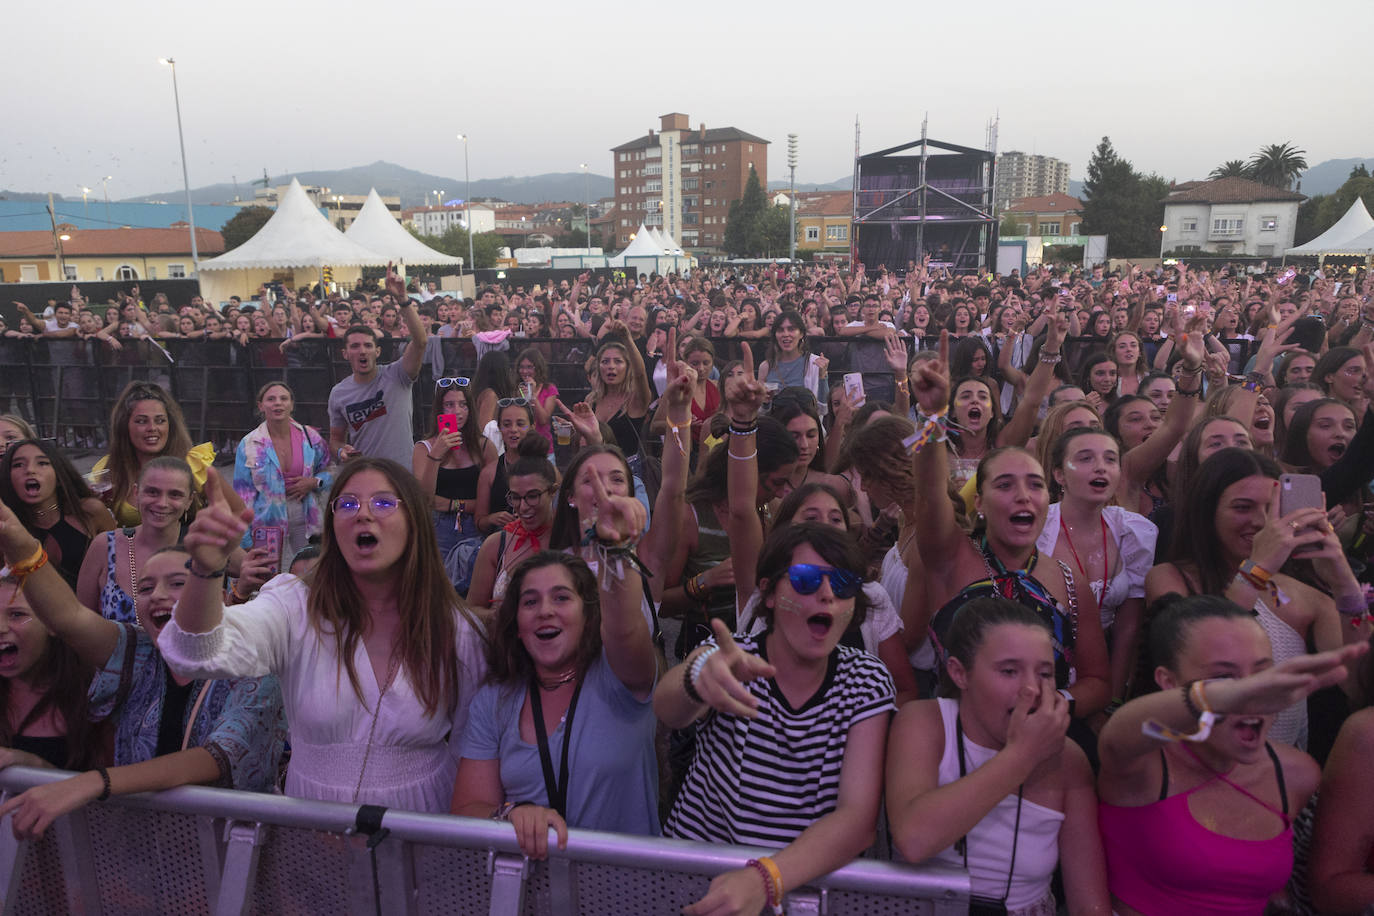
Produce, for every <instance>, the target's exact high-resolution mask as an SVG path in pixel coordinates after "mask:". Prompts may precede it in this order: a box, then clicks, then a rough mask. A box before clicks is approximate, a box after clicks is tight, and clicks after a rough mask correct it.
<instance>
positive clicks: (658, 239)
mask: <svg viewBox="0 0 1374 916" xmlns="http://www.w3.org/2000/svg"><path fill="white" fill-rule="evenodd" d="M671 244H672V243H671V242H666V243H665V242H664V240H663V237H662V236H660V235H658V233H656V232H654V230H652V229H650V228H649V227H648V226H645V225H644V224H643V223H640V224H639V231H637V232H636V233H635V237H634V238H633V239H632V240H631V241H630V244H629V247H627V248H626V249H625V250H624V251H622V252H621V253H620V254H618V255H616V256H615V257H613V258H610V259H608V260H607V264H608V265H609V266H611V267H626V268H632V269H633V270H634V271H635V272H636V273H643V274H648V273H658V274H665V273H669V272H670V271H679V272H680V271H684V270H690V269H691V268H692V267H693V266H695V262H694V259H692V258H690V257H688V256H686V255H684V254H683V253H682V249H680V248H673V249H670V248H669V247H668V246H669V245H671Z"/></svg>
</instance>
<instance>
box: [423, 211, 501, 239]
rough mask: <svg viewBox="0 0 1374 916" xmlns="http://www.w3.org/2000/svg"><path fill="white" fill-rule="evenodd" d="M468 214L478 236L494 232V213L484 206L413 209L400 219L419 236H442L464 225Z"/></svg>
mask: <svg viewBox="0 0 1374 916" xmlns="http://www.w3.org/2000/svg"><path fill="white" fill-rule="evenodd" d="M469 213H471V215H472V226H473V229H474V230H475V231H476V232H477V233H478V234H479V235H480V234H481V233H483V232H493V231H495V229H496V213H495V211H493V210H492V208H491V207H489V206H487V205H486V204H473V205H472V206H471V208H468V207H466V206H463V205H457V204H455V205H454V206H451V207H450V206H443V207H428V206H427V207H415V208H413V209H409V210H406V211H404V212H403V213H402V215H401V218H402V221H403V222H408V223H410V224H411V225H412V226H414V227H415V231H416V232H419V233H420V234H421V235H443V234H444V233H445V232H447V231H448V230H449V229H451V228H453V227H454V226H462V225H464V224H465V222H466V220H467V218H468V215H469Z"/></svg>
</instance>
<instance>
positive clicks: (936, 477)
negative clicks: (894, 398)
mask: <svg viewBox="0 0 1374 916" xmlns="http://www.w3.org/2000/svg"><path fill="white" fill-rule="evenodd" d="M912 381H913V382H914V385H913V387H912V392H911V395H912V397H914V398H915V399H916V405H917V410H918V411H920V413H921V415H922V416H925V417H930V418H932V419H934V418H937V417H938V418H939V419H941V420H943V416H944V412H945V409H946V407H947V405H948V404H949V332H948V331H941V332H940V358H939V359H927V360H922V361H921V362H919V363H916V365H915V378H913V379H912ZM917 432H918V433H920V432H922V430H917ZM914 460H915V466H916V492H917V493H922V494H925V496H926V497H927V501H926V504H925V511H924V512H923V513H922V516H921V523H920V524H918V525H917V526H916V546H917V549H919V550H920V551H921V558H922V559H923V560H924V561H925V564H926V569H927V570H936V569H949V568H950V567H951V566H952V564H953V563H954V559H955V557H956V556H958V553H959V548H960V546H962V545H963V544H964V543H965V540H964V537H963V532H961V531H960V530H959V523H958V521H957V520H956V519H955V517H954V506H953V505H951V504H950V501H949V500H948V499H947V498H945V493H946V491H947V489H948V487H949V454H948V452H947V451H946V448H945V429H944V426H943V424H938V425H937V426H936V427H935V429H934V430H933V432H932V434H931V436H930V438H929V441H927V442H926V443H925V445H924V446H923V447H922V448H921V449H920V450H919V451H918V452H916V457H915V459H914Z"/></svg>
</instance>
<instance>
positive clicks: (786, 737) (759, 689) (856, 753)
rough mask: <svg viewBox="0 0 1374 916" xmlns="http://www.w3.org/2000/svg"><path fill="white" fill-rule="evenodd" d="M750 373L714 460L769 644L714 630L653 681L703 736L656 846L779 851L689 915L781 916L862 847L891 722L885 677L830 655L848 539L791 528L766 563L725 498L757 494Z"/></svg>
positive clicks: (752, 533)
mask: <svg viewBox="0 0 1374 916" xmlns="http://www.w3.org/2000/svg"><path fill="white" fill-rule="evenodd" d="M746 346H747V345H746ZM752 365H753V364H752V362H751V361H750V359H749V357H748V355H746V356H745V366H746V375H745V377H744V378H741V379H739V380H738V381H733V382H732V383H731V386H730V390H728V391H727V395H726V400H727V403H728V410H729V413H730V418H731V431H730V436H729V439H730V441H729V443H728V444H727V445H724V446H718V447H723V448H729V450H730V459H731V460H730V462H729V464H730V475H729V478H730V479H729V484H730V489H731V492H732V498H731V501H730V502H731V505H732V506H734V505H736V504H739V505H742V506H744V507H745V510H743V511H740V512H734V511H733V510H732V513H731V516H730V521H729V522H727V526H728V527H729V529H730V534H731V555H732V559H733V561H734V568H735V576H736V581H738V582H741V583H753V582H755V581H757V584H758V587H759V591H760V593H761V601H762V604H761V608H760V613H761V615H762V616H763V617H764V618H765V619H766V620H767V621H768V629H767V630H766V631H765V632H764V633H762V634H760V635H758V636H753V637H744V638H740V639H738V640H736V639H734V638H732V637H731V635H730V632H729V630H728V628H727V627H726V626H725V624H724V623H723V622H721V621H720V620H715V621H713V623H712V626H713V628H714V631H715V637H714V638H713V639H710V640H707V641H706V642H705V643H703V644H702V645H701V646H700V647H698V648H697V649H696V650H694V651H693V652H692V653H691V654H690V655H688V656H687V658H686V659H684V660H683V662H682V664H680V665H678V666H677V667H676V668H674V669H673V670H672V671H670V672H669V673H668V674H666V675H664V677H663V678H662V680H661V681H660V682H659V686H658V689H657V690H656V691H655V693H654V710H655V712H657V713H658V716H659V718H660V719H662V720H663V722H664V723H665V724H667V725H668V726H670V727H673V728H683V727H685V726H687V725H688V724H690V723H693V722H696V723H697V736H696V751H695V754H694V756H693V758H692V763H691V765H690V767H689V768H688V771H687V775H686V778H685V780H684V782H683V786H682V790H681V792H680V793H679V795H678V798H677V801H676V803H675V804H674V806H673V810H672V813H671V814H670V815H669V817H668V822H667V824H666V826H665V828H664V833H665V834H666V835H668V836H675V837H682V838H686V839H695V840H703V841H707V842H715V843H741V844H749V845H759V846H769V847H774V848H779V849H780V851H779V852H778V853H777V855H776V856H775V857H771V858H769V857H765V858H763V859H760V860H751V862H750V865H749V866H746V867H745V868H741V869H735V870H733V871H729V872H726V873H724V874H722V875H719V876H717V877H716V878H715V879H714V880H713V881H712V882H711V888H710V891H709V892H708V893H707V894H706V896H705V897H703V898H702V899H701V900H700V901H697V902H696V903H695V904H693V905H692V906H689V907H687V908H685V909H684V910H683V912H684V913H688V914H702V913H717V912H719V913H750V914H753V913H757V912H759V910H760V909H761V908H762V907H763V906H764V905H765V904H768V905H770V906H773V907H778V909H775V910H774V911H775V912H781V909H780V906H781V902H782V896H783V893H784V892H785V891H786V889H788V888H795V887H798V886H800V885H802V884H805V883H806V882H808V881H811V880H813V879H815V878H816V877H817V876H819V875H822V874H825V873H827V872H829V871H833V870H834V869H836V868H839V867H840V866H842V865H844V864H846V863H847V862H849V861H850V860H851V859H853V858H854V857H855V856H857V855H858V854H859V853H860V852H862V851H863V850H864V849H865V848H867V847H868V845H869V844H870V843H871V842H872V840H873V835H874V826H875V824H876V822H877V817H878V808H879V803H880V797H881V792H882V773H883V756H884V752H885V748H886V742H887V725H888V719H889V714H890V713H891V712H892V709H893V687H892V678H891V676H890V675H889V674H888V673H887V670H886V668H884V667H883V664H882V662H880V661H879V660H878V659H876V658H874V657H873V656H870V655H868V654H867V653H865V652H863V651H861V650H858V649H852V648H849V647H847V646H841V645H840V644H839V643H840V637H841V636H842V635H843V633H844V630H845V628H846V627H847V626H848V625H849V623H850V621H851V619H852V618H853V617H854V615H855V614H860V615H861V614H863V613H865V611H866V610H867V604H866V602H865V600H864V597H863V592H862V588H861V586H862V574H861V570H862V569H863V559H862V555H861V553H860V551H859V549H858V546H857V544H855V542H854V540H853V538H852V537H851V536H850V535H849V534H847V533H846V532H842V531H837V530H835V529H834V528H831V527H828V526H823V525H815V524H805V523H803V524H793V525H788V526H786V527H784V528H782V529H780V530H777V531H775V532H774V533H773V534H772V536H770V537H769V539H768V541H767V542H766V543H764V544H763V545H762V549H761V550H760V547H759V542H760V540H761V535H762V530H761V526H760V522H759V518H758V515H757V513H755V512H753V511H752V502H750V501H749V500H744V501H742V502H741V501H740V500H736V499H734V498H733V493H734V491H735V490H736V488H737V487H742V488H747V487H748V486H750V485H751V484H752V485H754V486H757V464H756V461H755V460H754V458H755V455H756V453H757V449H756V447H755V444H754V433H753V427H754V426H755V422H756V418H757V412H758V405H759V404H760V403H761V402H762V398H763V386H762V385H761V384H760V383H758V382H757V381H755V379H754V376H753V372H752V371H751V369H752ZM736 386H739V388H738V390H735V389H736ZM740 471H744V472H746V473H738V472H740ZM750 472H752V473H750ZM756 567H757V577H755V576H754V575H753V572H754V570H755V568H756ZM742 591H743V592H744V595H745V597H747V596H748V593H749V589H748V588H745V589H742Z"/></svg>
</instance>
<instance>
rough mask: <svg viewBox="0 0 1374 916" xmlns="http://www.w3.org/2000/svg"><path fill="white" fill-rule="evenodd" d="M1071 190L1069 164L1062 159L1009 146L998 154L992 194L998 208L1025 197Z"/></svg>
mask: <svg viewBox="0 0 1374 916" xmlns="http://www.w3.org/2000/svg"><path fill="white" fill-rule="evenodd" d="M1067 193H1069V164H1068V163H1067V162H1065V161H1064V160H1063V159H1055V158H1053V157H1050V156H1037V155H1034V154H1032V153H1023V152H1020V151H1018V150H1007V151H1006V152H1005V153H1000V154H998V156H997V167H996V169H995V179H994V184H993V192H992V197H993V200H994V201H995V202H996V205H997V209H998V210H999V211H1001V210H1005V209H1006V208H1007V205H1008V204H1010V203H1011V202H1012V201H1013V200H1016V199H1018V198H1022V197H1045V196H1047V195H1050V194H1067Z"/></svg>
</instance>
